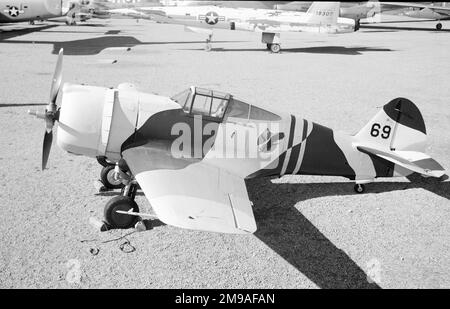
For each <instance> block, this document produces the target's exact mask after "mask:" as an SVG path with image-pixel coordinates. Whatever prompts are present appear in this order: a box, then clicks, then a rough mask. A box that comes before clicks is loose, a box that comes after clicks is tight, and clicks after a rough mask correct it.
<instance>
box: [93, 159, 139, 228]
mask: <svg viewBox="0 0 450 309" xmlns="http://www.w3.org/2000/svg"><path fill="white" fill-rule="evenodd" d="M98 161H99V162H101V163H107V165H106V166H105V167H104V168H103V170H102V175H105V177H106V178H107V180H106V181H107V182H108V183H109V184H110V182H111V180H109V179H108V178H110V177H111V178H112V179H113V181H114V182H115V183H117V182H118V183H120V186H119V185H118V184H116V185H114V186H115V187H122V192H121V194H120V196H116V197H113V198H112V199H111V200H110V201H109V202H108V203H106V205H105V209H104V216H105V222H106V223H107V224H108V225H109V227H111V228H118V229H127V228H131V227H133V226H134V225H135V224H136V222H137V221H138V220H139V216H138V214H139V207H138V205H137V204H136V202H135V201H134V198H135V197H136V192H137V190H138V183H137V182H136V180H135V179H134V177H133V176H132V175H131V172H130V169H129V168H128V165H127V163H126V162H125V160H123V159H120V160H119V162H117V164H116V165H115V166H111V165H110V164H108V162H107V161H106V160H105V159H104V158H103V159H100V160H98ZM111 167H112V168H111ZM109 175H110V176H109Z"/></svg>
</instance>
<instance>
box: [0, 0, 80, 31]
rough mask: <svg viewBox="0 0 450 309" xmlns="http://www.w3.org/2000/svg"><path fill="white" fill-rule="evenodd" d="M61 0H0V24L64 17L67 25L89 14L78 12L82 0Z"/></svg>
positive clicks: (73, 23) (32, 22)
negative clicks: (67, 0)
mask: <svg viewBox="0 0 450 309" xmlns="http://www.w3.org/2000/svg"><path fill="white" fill-rule="evenodd" d="M85 1H87V0H80V1H69V2H66V1H62V0H28V1H23V0H0V25H1V24H9V23H18V22H29V23H30V24H31V25H33V24H34V22H35V21H36V20H48V19H53V18H58V17H63V16H64V17H65V22H66V24H67V25H75V24H76V20H82V21H84V20H86V19H88V18H89V16H88V15H87V14H85V13H83V12H80V8H81V5H82V3H83V2H85Z"/></svg>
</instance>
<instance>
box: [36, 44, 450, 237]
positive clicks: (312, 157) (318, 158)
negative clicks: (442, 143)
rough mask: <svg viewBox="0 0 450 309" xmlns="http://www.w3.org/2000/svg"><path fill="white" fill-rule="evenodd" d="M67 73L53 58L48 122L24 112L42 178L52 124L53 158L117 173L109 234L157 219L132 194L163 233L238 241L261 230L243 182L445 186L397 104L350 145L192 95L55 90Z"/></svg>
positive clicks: (411, 113)
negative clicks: (323, 180) (420, 179)
mask: <svg viewBox="0 0 450 309" xmlns="http://www.w3.org/2000/svg"><path fill="white" fill-rule="evenodd" d="M62 61H63V51H62V50H60V52H59V56H58V61H57V65H56V69H55V73H54V76H53V80H52V86H51V91H50V100H49V104H48V106H47V107H46V109H45V112H31V111H29V113H30V114H32V115H35V116H37V117H38V118H41V119H44V121H45V134H44V142H43V156H42V169H45V167H46V165H47V161H48V157H49V154H50V148H51V145H52V140H53V127H54V125H55V123H56V122H58V134H57V139H56V142H57V145H58V146H59V147H60V148H62V149H63V150H65V151H67V152H69V153H73V154H78V155H84V156H88V157H92V158H97V159H98V160H101V161H103V162H104V163H105V165H107V166H111V165H113V166H114V168H113V169H110V170H112V171H113V178H114V179H115V180H117V181H120V182H121V183H122V184H123V185H124V188H123V189H122V193H121V195H120V196H116V197H114V198H112V199H111V200H110V201H109V202H108V203H107V204H106V206H105V210H104V215H105V221H106V222H107V223H108V224H109V225H110V226H111V227H114V228H129V227H132V226H133V225H134V224H135V223H136V220H138V217H141V218H145V217H152V218H153V217H154V216H153V215H149V214H145V213H140V212H139V207H138V205H137V204H136V202H135V200H134V198H135V194H136V191H137V189H138V186H140V188H141V189H142V190H143V192H144V194H145V196H146V197H147V199H148V201H149V202H150V204H151V206H152V208H153V210H154V212H155V213H156V216H157V217H158V219H159V220H161V221H163V222H164V223H166V224H170V225H174V226H177V227H181V228H188V229H196V230H203V231H213V232H222V233H240V234H245V233H253V232H255V231H256V229H257V225H256V222H255V219H254V216H253V211H252V203H251V201H250V200H249V197H248V193H247V188H246V185H245V180H246V179H250V178H255V177H281V176H283V175H287V174H292V175H329V176H343V177H346V178H348V179H350V180H351V181H354V182H355V187H354V189H355V191H356V192H357V193H362V192H364V191H365V184H367V183H370V182H372V181H374V179H375V178H378V177H404V176H408V175H410V174H412V173H417V174H420V175H422V176H424V177H436V178H442V179H443V178H445V177H446V175H445V170H444V168H443V167H442V166H441V165H440V164H439V163H438V162H436V161H435V160H434V159H433V158H431V157H430V156H429V155H427V154H426V153H425V148H426V140H427V135H426V127H425V123H424V120H423V118H422V114H421V113H420V111H419V109H418V108H417V106H416V105H415V104H414V103H413V102H411V101H410V100H408V99H406V98H396V99H393V100H392V101H390V102H389V103H387V104H386V105H384V106H383V108H382V109H381V110H380V111H379V112H378V113H377V114H376V115H375V116H374V117H373V118H372V119H371V120H370V121H369V122H368V123H367V124H366V125H365V126H364V127H363V128H362V129H361V130H360V131H359V132H358V133H357V134H355V135H349V134H345V133H341V132H336V131H333V130H331V129H329V128H327V127H325V126H322V125H319V124H317V123H315V122H312V121H310V120H306V119H303V118H301V117H298V116H294V115H292V114H288V113H279V112H274V111H268V110H265V109H262V108H259V107H257V106H256V105H253V104H251V103H248V102H245V101H244V100H241V99H239V98H237V97H235V96H233V95H231V94H229V93H224V92H220V91H215V90H209V89H203V88H199V87H190V88H189V89H187V90H186V91H183V92H181V93H179V94H177V95H175V96H173V97H171V98H169V97H165V96H159V95H155V94H151V93H144V92H140V91H138V90H137V89H136V88H135V87H134V86H133V85H131V84H120V85H119V86H118V87H117V88H106V87H97V86H89V85H76V84H70V83H65V84H64V85H63V86H62V85H61V84H62ZM58 94H59V95H61V96H62V98H61V106H57V105H56V100H57V97H58ZM87 110H88V111H89V113H86V111H87Z"/></svg>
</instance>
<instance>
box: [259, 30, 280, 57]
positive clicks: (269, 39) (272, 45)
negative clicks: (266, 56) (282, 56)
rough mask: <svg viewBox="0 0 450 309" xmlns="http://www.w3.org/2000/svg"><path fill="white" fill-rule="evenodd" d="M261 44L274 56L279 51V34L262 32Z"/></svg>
mask: <svg viewBox="0 0 450 309" xmlns="http://www.w3.org/2000/svg"><path fill="white" fill-rule="evenodd" d="M261 42H262V43H265V44H266V46H267V49H268V50H270V51H271V52H272V53H274V54H277V53H279V52H280V51H281V46H280V34H279V33H271V32H263V33H262V36H261Z"/></svg>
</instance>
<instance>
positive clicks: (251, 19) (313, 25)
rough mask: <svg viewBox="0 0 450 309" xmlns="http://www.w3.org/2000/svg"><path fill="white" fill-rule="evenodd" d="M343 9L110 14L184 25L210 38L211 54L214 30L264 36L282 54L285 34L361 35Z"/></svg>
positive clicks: (331, 5) (318, 5)
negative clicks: (281, 44) (283, 34)
mask: <svg viewBox="0 0 450 309" xmlns="http://www.w3.org/2000/svg"><path fill="white" fill-rule="evenodd" d="M339 9H340V4H339V2H313V3H312V4H311V6H310V8H309V9H308V11H307V12H306V13H303V12H294V11H280V10H266V9H246V8H225V7H215V6H199V7H184V6H183V7H139V8H133V9H116V10H111V11H110V12H111V13H113V14H114V13H115V14H122V15H128V16H132V17H138V18H149V19H152V20H155V21H157V22H161V23H170V24H180V25H184V26H185V28H186V29H187V30H190V31H194V32H197V33H202V34H207V35H208V38H207V39H206V47H205V49H206V50H207V51H209V50H211V40H212V34H213V30H214V29H229V30H241V31H254V32H260V33H262V42H263V43H265V44H266V45H267V49H269V50H271V51H272V52H273V53H278V52H279V51H280V50H281V47H280V33H281V32H311V33H324V34H339V33H351V32H354V31H357V30H358V29H359V28H358V25H357V24H356V23H355V21H354V20H353V19H348V18H341V17H339Z"/></svg>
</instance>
